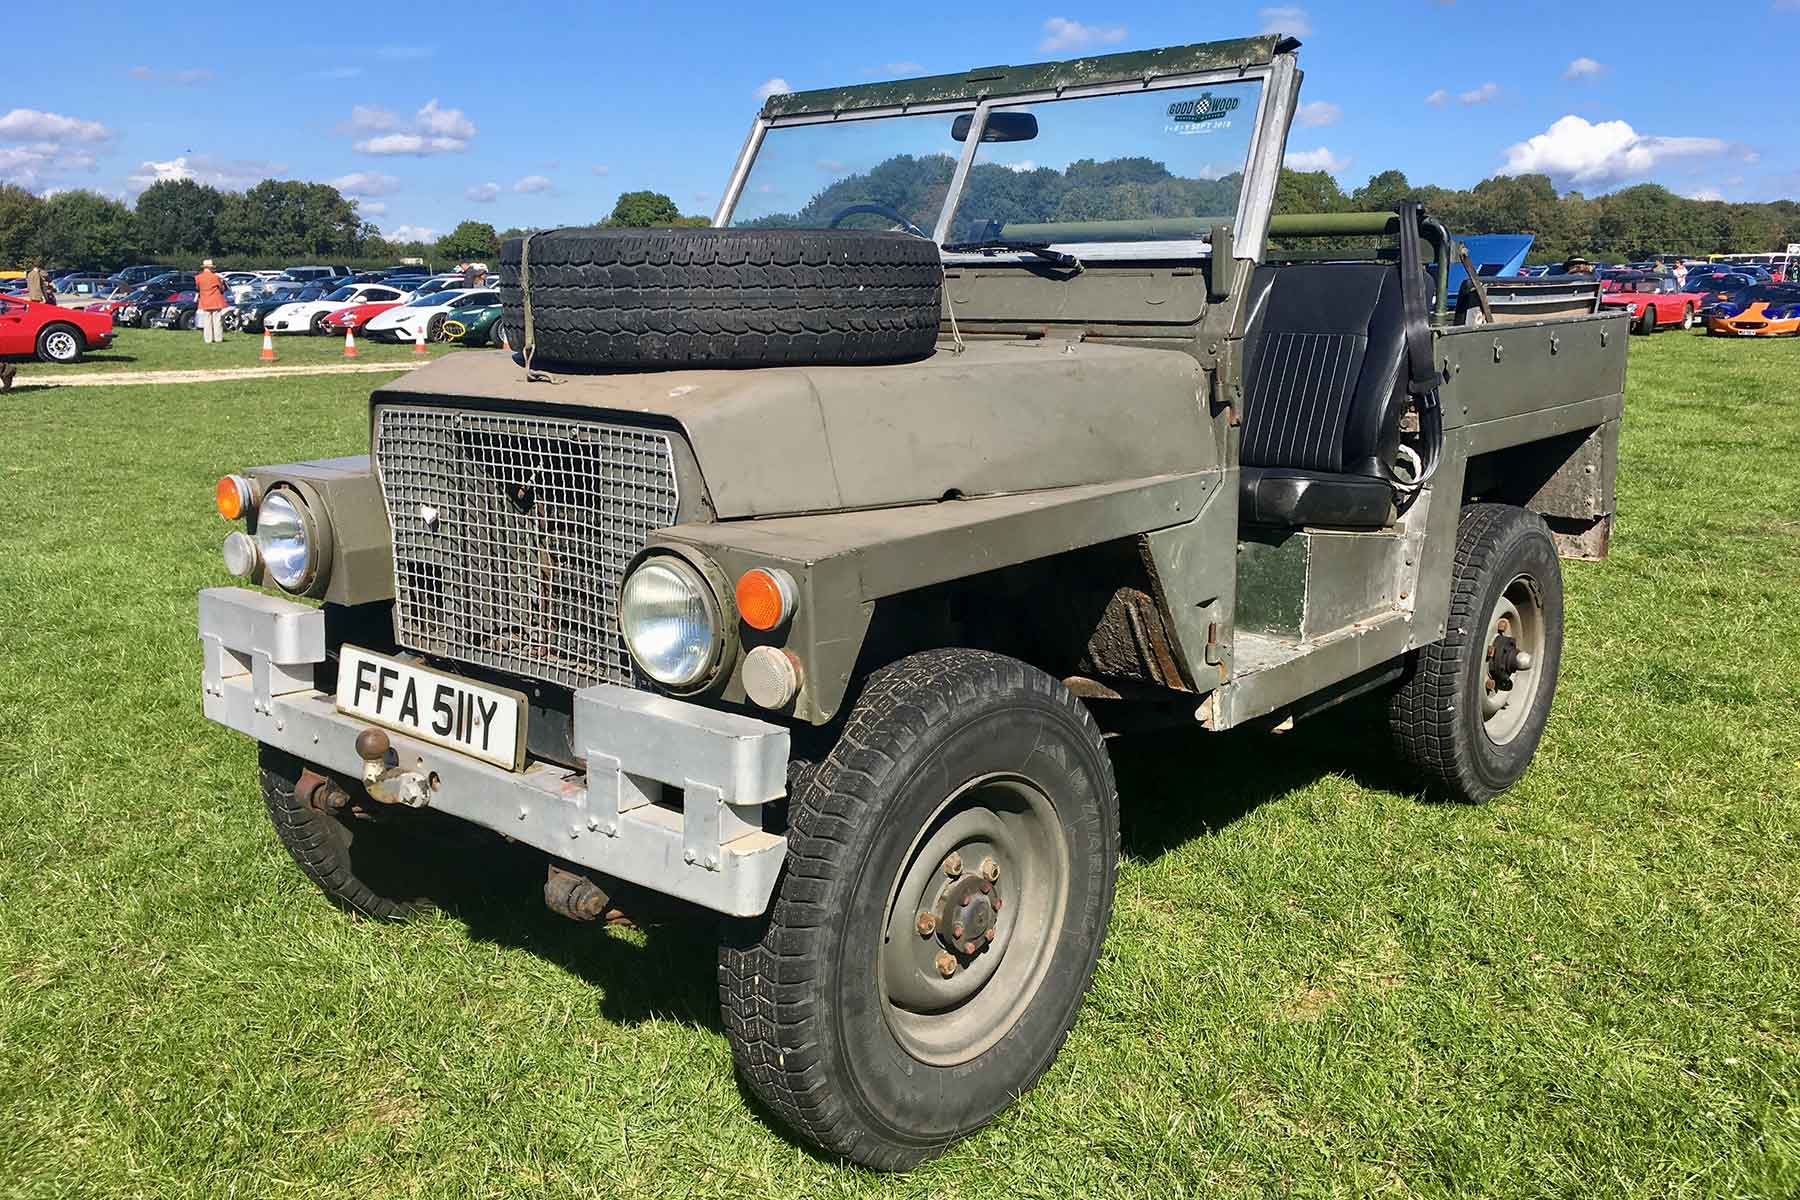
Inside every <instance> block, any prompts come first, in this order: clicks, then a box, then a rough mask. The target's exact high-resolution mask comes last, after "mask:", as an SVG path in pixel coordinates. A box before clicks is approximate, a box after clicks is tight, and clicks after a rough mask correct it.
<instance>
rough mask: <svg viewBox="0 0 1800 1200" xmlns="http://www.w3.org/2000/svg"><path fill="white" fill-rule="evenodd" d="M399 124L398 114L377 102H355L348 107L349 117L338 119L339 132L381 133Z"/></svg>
mask: <svg viewBox="0 0 1800 1200" xmlns="http://www.w3.org/2000/svg"><path fill="white" fill-rule="evenodd" d="M398 124H400V115H399V114H398V113H394V112H390V111H389V110H387V109H385V108H382V107H381V106H380V105H378V104H357V105H353V106H352V107H351V109H350V119H349V120H347V121H339V122H338V127H337V131H338V132H339V133H382V132H385V131H386V130H389V129H392V128H393V127H394V126H396V125H398Z"/></svg>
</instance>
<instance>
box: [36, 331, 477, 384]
mask: <svg viewBox="0 0 1800 1200" xmlns="http://www.w3.org/2000/svg"><path fill="white" fill-rule="evenodd" d="M460 348H461V347H456V346H449V345H446V344H443V343H434V344H431V345H428V346H426V350H427V352H428V353H431V354H445V353H449V352H450V351H452V350H457V349H460ZM261 354H262V334H260V333H228V334H226V335H225V340H224V341H223V342H219V343H216V344H214V345H211V346H209V345H207V344H206V343H205V342H203V341H202V340H201V339H200V334H199V333H197V332H195V331H193V330H185V329H183V330H173V329H120V330H118V331H117V336H115V337H114V338H113V344H112V347H111V349H108V350H97V351H95V352H94V353H92V354H86V355H83V356H82V359H81V361H80V362H78V363H75V364H73V365H69V366H62V365H58V364H55V363H42V362H38V361H37V360H36V359H30V360H26V359H22V358H20V359H13V360H11V361H13V362H15V363H17V364H18V367H19V377H18V383H19V385H20V386H23V385H25V384H28V383H31V382H33V381H34V380H36V379H40V378H64V377H66V376H67V375H68V374H70V373H72V372H73V373H83V374H99V373H103V372H105V373H110V372H113V371H194V370H205V369H207V368H212V367H254V366H256V365H257V364H258V362H260V361H261V358H260V356H261ZM275 354H276V361H277V362H279V363H280V365H282V366H284V367H286V366H304V365H307V364H309V363H334V362H341V361H343V354H344V339H343V338H342V337H309V336H307V335H305V334H278V335H277V336H276V338H275ZM356 354H357V361H358V362H377V363H378V362H406V361H409V360H411V359H412V358H413V357H414V355H413V347H412V343H410V342H408V343H407V344H406V345H403V346H396V345H388V344H384V343H381V342H376V341H373V340H371V339H369V338H365V337H359V338H357V339H356Z"/></svg>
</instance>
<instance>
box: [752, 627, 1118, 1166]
mask: <svg viewBox="0 0 1800 1200" xmlns="http://www.w3.org/2000/svg"><path fill="white" fill-rule="evenodd" d="M793 790H794V794H793V796H792V798H791V801H790V803H791V804H792V818H793V819H792V825H791V827H790V830H789V846H790V852H789V859H788V865H787V869H786V872H785V874H784V876H783V879H782V882H781V885H780V887H779V889H778V891H777V894H776V896H775V899H774V901H773V903H772V904H771V906H770V911H769V915H768V916H767V917H766V918H765V919H764V920H763V921H761V922H758V923H754V924H746V925H744V926H741V927H738V928H737V929H736V930H735V931H734V936H732V937H731V938H730V939H729V940H728V941H727V943H726V944H725V946H724V947H722V949H721V953H720V961H719V999H720V1004H721V1007H722V1009H723V1012H724V1018H725V1028H726V1033H727V1034H728V1036H729V1037H730V1040H731V1045H732V1053H733V1057H734V1059H735V1060H736V1063H737V1066H738V1070H739V1071H740V1073H741V1074H742V1076H743V1078H744V1080H745V1082H746V1084H747V1086H749V1087H750V1089H751V1090H752V1091H754V1092H755V1093H756V1094H757V1096H758V1097H760V1098H761V1099H762V1100H763V1102H764V1103H766V1104H767V1105H768V1106H769V1107H770V1108H771V1109H772V1110H774V1112H775V1113H776V1114H777V1115H778V1116H780V1117H781V1118H782V1120H784V1121H785V1122H786V1123H787V1124H789V1125H790V1126H792V1127H793V1128H794V1129H795V1131H797V1132H798V1133H799V1134H800V1135H801V1136H803V1137H805V1138H806V1139H807V1140H809V1141H811V1142H812V1143H813V1144H815V1145H817V1146H819V1147H820V1148H821V1149H824V1150H826V1151H829V1152H832V1153H836V1154H842V1155H844V1156H846V1157H848V1158H850V1159H852V1160H854V1161H856V1162H858V1163H862V1164H864V1165H865V1166H871V1167H876V1168H880V1169H886V1170H894V1169H900V1168H904V1167H909V1166H911V1165H913V1164H914V1163H917V1162H919V1161H921V1160H922V1159H925V1158H928V1157H931V1156H932V1155H935V1154H937V1153H939V1152H940V1151H942V1150H943V1148H944V1147H946V1146H948V1145H949V1144H950V1143H951V1142H953V1141H955V1140H956V1139H958V1138H960V1137H963V1136H965V1135H967V1134H969V1133H972V1132H974V1131H975V1130H976V1129H978V1128H980V1127H981V1126H982V1125H983V1124H985V1123H986V1122H987V1121H988V1120H990V1119H991V1118H992V1117H993V1116H994V1115H995V1114H996V1113H998V1112H999V1111H1000V1110H1001V1109H1003V1108H1005V1107H1006V1106H1007V1105H1009V1104H1010V1103H1012V1102H1013V1101H1014V1100H1015V1099H1017V1098H1018V1097H1019V1096H1020V1095H1021V1094H1023V1093H1024V1092H1025V1091H1026V1090H1027V1089H1029V1088H1030V1087H1031V1086H1032V1084H1033V1083H1035V1082H1036V1080H1037V1078H1038V1076H1039V1075H1041V1074H1042V1073H1043V1072H1044V1070H1045V1069H1046V1068H1047V1067H1049V1065H1050V1063H1051V1062H1052V1061H1053V1060H1054V1059H1055V1057H1056V1053H1057V1050H1058V1049H1059V1048H1060V1047H1061V1046H1062V1043H1063V1039H1064V1038H1065V1037H1066V1036H1067V1034H1068V1031H1069V1028H1070V1026H1071V1025H1072V1024H1073V1022H1074V1019H1075V1013H1076V1010H1077V1008H1078V1007H1079V1006H1080V1003H1081V999H1082V996H1083V995H1084V994H1085V993H1086V991H1087V987H1088V983H1089V981H1090V980H1091V979H1092V977H1093V972H1094V967H1095V963H1096V962H1097V961H1098V958H1099V954H1100V945H1101V941H1102V939H1103V937H1104V936H1105V932H1106V925H1107V920H1108V917H1109V915H1110V913H1111V911H1112V900H1113V876H1114V873H1115V871H1116V868H1117V859H1118V837H1119V823H1118V797H1117V794H1116V791H1115V787H1114V783H1113V775H1112V765H1111V762H1110V761H1109V759H1108V758H1107V754H1106V748H1105V745H1104V744H1103V742H1102V741H1101V737H1100V732H1099V729H1098V728H1097V727H1096V726H1095V724H1094V721H1093V718H1092V717H1091V716H1089V714H1088V712H1087V710H1086V708H1085V707H1084V706H1083V705H1082V704H1081V702H1080V701H1079V700H1077V699H1076V698H1075V697H1074V696H1073V695H1071V694H1070V693H1069V691H1068V689H1066V688H1065V687H1063V686H1062V684H1061V683H1059V682H1057V681H1056V680H1054V679H1051V678H1050V677H1049V676H1047V675H1045V674H1043V673H1042V672H1040V671H1037V670H1035V669H1033V668H1031V667H1028V666H1026V665H1025V664H1023V663H1020V662H1017V661H1015V660H1013V659H1009V658H1004V657H1001V656H1000V655H996V654H989V653H985V652H980V651H970V650H945V651H934V652H931V653H927V654H919V655H915V656H913V657H911V658H908V659H904V660H902V661H900V662H898V663H896V664H894V665H893V666H891V667H888V668H886V669H885V670H883V671H881V672H879V673H878V674H876V675H875V676H874V677H873V678H872V679H871V680H870V681H869V684H868V687H867V688H866V689H865V691H864V693H863V696H862V698H861V700H860V701H859V702H858V703H857V705H856V708H855V710H854V711H853V712H852V714H851V716H850V718H849V721H848V723H847V725H846V727H845V729H844V732H843V734H842V736H841V738H840V740H839V742H838V744H837V746H836V747H835V748H834V749H833V750H832V751H831V753H830V754H829V755H828V756H827V757H826V759H825V760H824V762H823V763H821V764H820V765H819V767H818V768H817V769H816V770H814V771H811V772H804V773H802V774H801V779H800V781H799V783H798V786H797V787H795V788H794V789H793Z"/></svg>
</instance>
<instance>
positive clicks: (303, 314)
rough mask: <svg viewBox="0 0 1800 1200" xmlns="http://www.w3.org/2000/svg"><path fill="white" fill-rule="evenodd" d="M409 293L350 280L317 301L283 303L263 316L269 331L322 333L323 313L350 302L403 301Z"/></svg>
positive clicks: (334, 310) (323, 328)
mask: <svg viewBox="0 0 1800 1200" xmlns="http://www.w3.org/2000/svg"><path fill="white" fill-rule="evenodd" d="M407 298H408V293H406V292H403V291H401V290H400V289H398V288H391V287H387V286H385V285H383V284H379V283H352V284H346V285H345V286H343V287H341V288H339V289H337V290H336V291H335V292H332V293H330V294H329V295H326V296H324V297H323V298H321V299H318V300H296V301H293V302H292V303H289V304H284V305H282V306H281V307H280V308H278V309H276V310H275V311H273V312H271V313H270V314H269V315H268V316H267V317H265V318H264V319H263V328H264V329H266V330H268V331H269V332H270V333H323V332H324V331H325V315H326V314H327V313H333V312H336V311H337V310H338V309H340V308H347V307H349V306H350V305H352V304H385V303H391V302H394V301H400V300H405V299H407Z"/></svg>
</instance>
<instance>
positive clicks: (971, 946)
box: [963, 942, 976, 954]
mask: <svg viewBox="0 0 1800 1200" xmlns="http://www.w3.org/2000/svg"><path fill="white" fill-rule="evenodd" d="M975 950H976V945H975V943H974V942H964V943H963V953H964V954H973V953H975Z"/></svg>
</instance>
